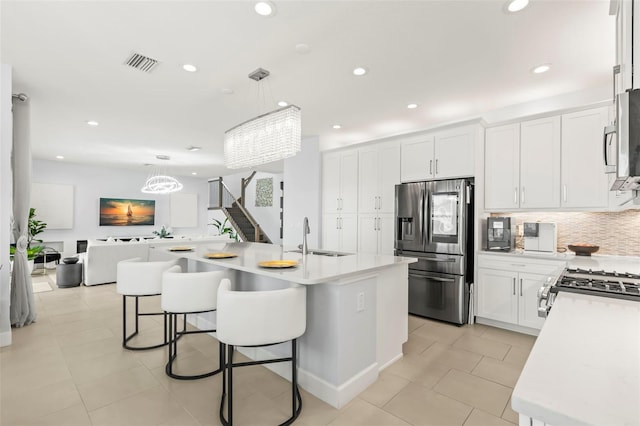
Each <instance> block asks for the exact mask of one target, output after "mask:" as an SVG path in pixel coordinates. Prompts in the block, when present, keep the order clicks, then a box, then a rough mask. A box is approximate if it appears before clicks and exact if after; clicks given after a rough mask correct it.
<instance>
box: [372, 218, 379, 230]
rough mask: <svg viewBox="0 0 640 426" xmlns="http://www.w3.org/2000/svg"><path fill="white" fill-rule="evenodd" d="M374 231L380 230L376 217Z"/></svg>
mask: <svg viewBox="0 0 640 426" xmlns="http://www.w3.org/2000/svg"><path fill="white" fill-rule="evenodd" d="M373 230H374V231H377V230H378V220H377V219H376V218H375V217H374V218H373Z"/></svg>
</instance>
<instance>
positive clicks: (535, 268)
mask: <svg viewBox="0 0 640 426" xmlns="http://www.w3.org/2000/svg"><path fill="white" fill-rule="evenodd" d="M565 265H566V261H564V260H557V259H537V258H527V257H522V255H504V256H496V255H484V256H483V255H482V254H479V255H478V267H479V268H487V269H498V270H501V271H512V272H531V273H535V274H551V273H554V272H555V271H557V270H558V268H563V267H564V266H565Z"/></svg>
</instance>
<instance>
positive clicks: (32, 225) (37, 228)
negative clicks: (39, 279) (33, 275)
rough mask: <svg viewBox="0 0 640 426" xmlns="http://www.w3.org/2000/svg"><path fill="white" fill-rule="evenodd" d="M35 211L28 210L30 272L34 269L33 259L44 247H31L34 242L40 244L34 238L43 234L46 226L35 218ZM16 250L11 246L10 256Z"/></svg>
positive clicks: (32, 209) (39, 241)
mask: <svg viewBox="0 0 640 426" xmlns="http://www.w3.org/2000/svg"><path fill="white" fill-rule="evenodd" d="M35 216H36V209H34V208H33V207H32V208H30V209H29V221H28V234H27V260H28V261H29V265H30V266H31V270H33V267H34V259H35V258H36V257H38V256H39V255H40V253H41V252H42V250H44V246H41V245H36V246H33V245H32V244H33V243H34V242H37V243H41V242H42V240H37V239H36V238H35V237H36V235H38V234H41V233H42V232H44V230H45V229H47V224H46V223H45V222H43V221H41V220H38V219H36V218H35ZM15 252H16V248H15V247H14V246H11V247H10V248H9V254H10V255H11V256H13V255H15Z"/></svg>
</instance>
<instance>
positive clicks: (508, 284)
mask: <svg viewBox="0 0 640 426" xmlns="http://www.w3.org/2000/svg"><path fill="white" fill-rule="evenodd" d="M564 266H565V262H562V261H556V260H546V259H539V258H525V257H522V256H520V255H504V256H498V255H493V254H491V255H490V254H485V255H482V254H480V255H478V282H477V283H476V312H475V315H476V320H477V321H478V322H479V323H483V324H488V325H493V326H496V327H503V328H509V329H513V330H516V331H522V332H526V333H530V334H533V333H534V332H535V330H539V329H540V328H542V325H543V324H544V318H539V317H538V289H539V288H540V287H542V285H543V284H544V283H545V282H546V280H547V278H548V277H550V276H553V275H554V274H557V273H559V272H560V270H561V269H563V268H564Z"/></svg>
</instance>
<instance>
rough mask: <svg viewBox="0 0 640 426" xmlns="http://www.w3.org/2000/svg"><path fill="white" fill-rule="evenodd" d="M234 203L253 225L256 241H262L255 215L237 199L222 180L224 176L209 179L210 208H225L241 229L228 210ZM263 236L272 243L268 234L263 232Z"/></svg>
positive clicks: (237, 227) (230, 218)
mask: <svg viewBox="0 0 640 426" xmlns="http://www.w3.org/2000/svg"><path fill="white" fill-rule="evenodd" d="M234 204H235V205H236V206H237V207H238V208H239V209H240V211H241V212H242V214H244V216H245V217H246V218H247V220H248V221H249V223H250V224H251V226H253V229H254V241H256V242H257V241H260V224H259V223H258V222H256V220H255V219H254V218H253V216H251V213H249V211H248V210H247V209H246V208H245V207H244V206H243V205H242V204H240V203H239V202H238V200H236V197H234V196H233V194H232V193H231V191H229V188H227V185H225V184H224V182H223V181H222V177H217V178H214V179H209V209H210V210H217V209H221V210H223V211H224V213H225V215H226V216H227V217H228V218H229V221H231V222H232V223H233V225H234V227H235V228H236V230H239V229H240V227H239V226H238V224H237V223H235V221H234V220H233V218H232V217H231V215H230V214H229V213H228V212H227V209H228V208H231V207H233V206H234ZM263 236H264V239H265V240H266V241H267V242H268V243H271V240H270V239H269V237H268V236H267V235H266V234H263Z"/></svg>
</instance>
